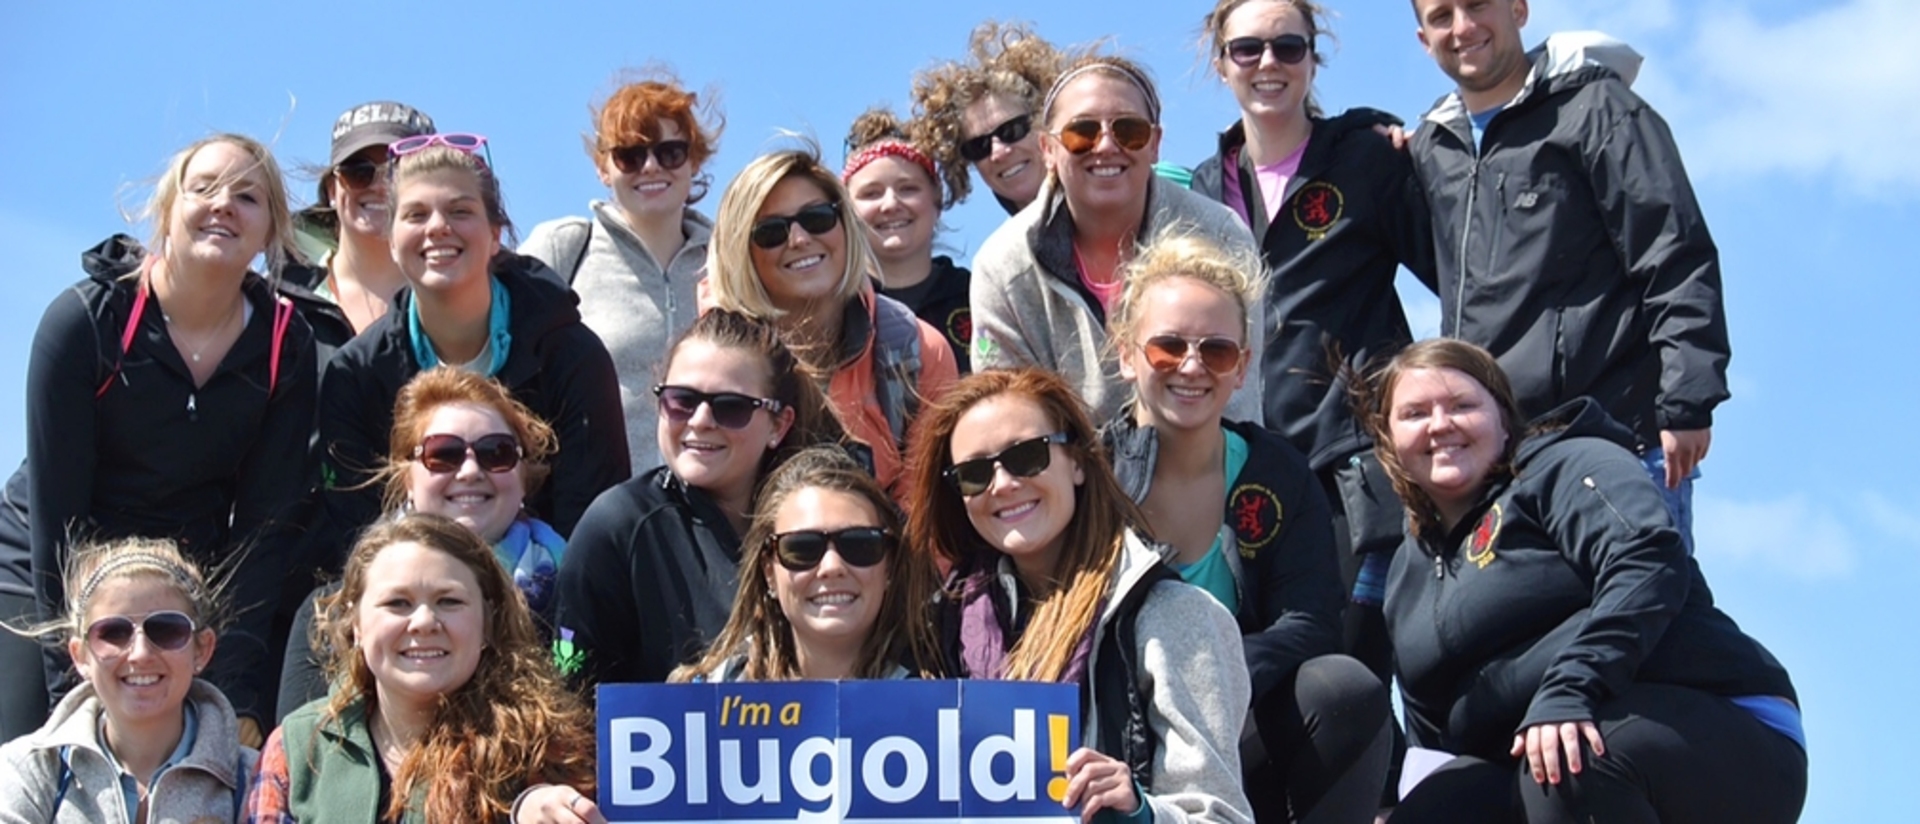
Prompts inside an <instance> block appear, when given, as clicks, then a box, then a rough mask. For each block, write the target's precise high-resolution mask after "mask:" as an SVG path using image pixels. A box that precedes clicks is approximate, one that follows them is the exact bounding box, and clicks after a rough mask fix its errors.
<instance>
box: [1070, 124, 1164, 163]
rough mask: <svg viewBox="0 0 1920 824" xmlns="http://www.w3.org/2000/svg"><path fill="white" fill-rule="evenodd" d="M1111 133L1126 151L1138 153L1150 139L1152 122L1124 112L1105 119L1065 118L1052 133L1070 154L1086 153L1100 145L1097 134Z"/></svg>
mask: <svg viewBox="0 0 1920 824" xmlns="http://www.w3.org/2000/svg"><path fill="white" fill-rule="evenodd" d="M1101 132H1106V133H1107V134H1110V135H1113V142H1115V143H1117V144H1119V145H1120V148H1122V149H1125V150H1127V151H1129V152H1137V151H1140V150H1141V149H1144V148H1146V147H1147V142H1148V141H1150V140H1152V139H1153V122H1152V121H1150V120H1148V119H1146V118H1144V117H1135V116H1133V115H1127V116H1125V117H1116V118H1114V119H1112V120H1108V121H1104V122H1103V121H1100V120H1095V119H1093V118H1091V117H1083V118H1079V119H1076V120H1069V121H1067V125H1065V126H1062V127H1060V131H1058V132H1055V133H1054V135H1053V136H1054V139H1056V140H1059V141H1060V146H1061V147H1062V148H1064V149H1066V150H1067V152H1068V153H1070V154H1077V155H1081V154H1086V153H1087V152H1091V151H1093V147H1094V146H1097V145H1099V144H1100V133H1101Z"/></svg>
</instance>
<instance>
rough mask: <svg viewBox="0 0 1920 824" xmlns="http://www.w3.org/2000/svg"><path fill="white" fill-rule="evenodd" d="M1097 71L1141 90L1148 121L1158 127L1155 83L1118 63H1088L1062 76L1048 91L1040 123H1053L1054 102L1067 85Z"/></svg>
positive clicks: (1041, 108) (1157, 95) (1041, 109)
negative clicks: (1118, 78)
mask: <svg viewBox="0 0 1920 824" xmlns="http://www.w3.org/2000/svg"><path fill="white" fill-rule="evenodd" d="M1096 71H1104V72H1107V73H1109V74H1113V75H1117V76H1119V77H1120V79H1122V80H1125V81H1127V82H1128V83H1132V84H1133V87H1134V88H1136V89H1139V90H1140V96H1141V97H1142V98H1144V99H1145V100H1146V101H1147V119H1148V120H1150V121H1152V122H1153V123H1154V124H1156V125H1158V124H1159V122H1160V95H1159V94H1157V93H1155V92H1154V90H1153V81H1152V80H1148V79H1147V77H1146V75H1143V74H1141V73H1140V72H1139V71H1137V70H1135V69H1131V68H1128V67H1126V66H1123V65H1120V64H1118V63H1088V64H1086V65H1083V66H1081V67H1079V68H1077V69H1074V70H1072V71H1069V72H1067V73H1065V74H1062V75H1060V79H1058V80H1055V81H1053V88H1051V89H1048V90H1047V101H1046V102H1045V103H1043V104H1041V106H1040V122H1042V123H1050V122H1052V121H1053V100H1054V98H1056V97H1059V96H1060V90H1061V89H1064V88H1066V87H1067V84H1068V83H1071V82H1073V79H1074V78H1076V77H1079V76H1080V75H1083V74H1086V73H1088V72H1096Z"/></svg>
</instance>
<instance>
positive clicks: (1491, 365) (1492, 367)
mask: <svg viewBox="0 0 1920 824" xmlns="http://www.w3.org/2000/svg"><path fill="white" fill-rule="evenodd" d="M1415 369H1452V370H1454V371H1456V372H1460V373H1462V374H1464V375H1466V376H1467V377H1469V378H1472V379H1473V380H1474V381H1476V382H1478V383H1479V384H1480V385H1481V386H1482V387H1484V388H1486V390H1487V393H1488V394H1490V395H1492V396H1493V401H1494V406H1495V407H1497V408H1498V409H1499V410H1500V426H1501V429H1502V430H1503V431H1505V432H1506V433H1507V443H1506V446H1505V448H1504V449H1503V450H1502V451H1501V454H1500V462H1499V463H1497V464H1495V465H1494V467H1493V476H1494V477H1498V476H1505V475H1510V474H1512V472H1513V458H1514V455H1515V454H1516V453H1517V452H1518V451H1519V448H1520V441H1521V439H1522V437H1523V436H1524V435H1525V434H1526V431H1527V418H1526V414H1525V413H1523V412H1521V411H1520V402H1519V401H1518V400H1517V399H1516V396H1515V395H1514V394H1513V384H1512V382H1510V381H1509V380H1507V373H1506V370H1503V369H1501V368H1500V362H1499V361H1497V360H1494V357H1493V355H1492V354H1490V353H1488V352H1487V350H1485V349H1482V348H1480V347H1478V346H1475V345H1473V344H1471V343H1467V342H1465V341H1461V340H1455V339H1453V338H1431V339H1428V340H1423V341H1420V342H1418V343H1415V344H1412V345H1410V346H1408V347H1407V348H1405V349H1402V350H1400V352H1399V353H1398V354H1396V355H1394V356H1393V357H1392V358H1391V359H1390V360H1388V361H1387V363H1386V365H1384V366H1382V367H1380V368H1379V369H1375V370H1373V372H1372V374H1370V375H1367V376H1365V377H1364V378H1359V377H1357V376H1353V375H1351V374H1349V375H1347V376H1346V377H1347V381H1346V383H1347V387H1348V389H1347V392H1348V397H1349V401H1350V402H1351V404H1352V406H1353V411H1354V416H1355V417H1357V418H1359V419H1360V422H1361V424H1362V425H1363V426H1365V427H1366V428H1367V434H1368V435H1371V436H1372V437H1373V452H1374V455H1375V456H1377V457H1379V459H1380V466H1381V467H1382V468H1384V469H1385V470H1386V472H1387V478H1388V479H1389V480H1391V481H1392V482H1393V491H1394V494H1396V495H1399V496H1400V500H1401V501H1403V502H1405V503H1406V507H1407V520H1408V528H1409V531H1411V532H1412V534H1413V536H1414V537H1415V538H1417V539H1419V540H1420V542H1421V543H1422V544H1423V545H1425V546H1429V547H1432V546H1438V545H1439V544H1440V543H1441V542H1442V541H1444V540H1445V538H1446V527H1445V525H1444V524H1443V521H1442V518H1441V516H1440V508H1439V506H1437V505H1435V504H1434V502H1433V498H1432V497H1431V496H1429V495H1428V494H1427V493H1426V490H1424V489H1421V488H1420V485H1419V484H1417V483H1415V482H1414V480H1413V476H1412V475H1410V474H1409V473H1408V472H1407V469H1406V467H1405V466H1404V465H1402V464H1401V463H1400V456H1399V454H1398V453H1396V452H1394V449H1393V419H1392V413H1393V390H1394V386H1395V384H1397V383H1399V381H1400V376H1401V375H1404V374H1406V373H1407V372H1409V371H1412V370H1415ZM1347 371H1349V372H1351V369H1350V368H1349V369H1348V370H1347Z"/></svg>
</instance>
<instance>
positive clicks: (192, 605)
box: [5, 537, 238, 644]
mask: <svg viewBox="0 0 1920 824" xmlns="http://www.w3.org/2000/svg"><path fill="white" fill-rule="evenodd" d="M235 557H238V556H235ZM64 566H65V572H64V574H63V575H62V576H61V583H62V586H63V587H64V588H63V590H62V592H63V593H64V596H65V601H66V603H65V605H64V607H63V609H62V610H61V613H60V615H58V616H56V617H55V618H53V619H52V620H49V621H46V622H43V623H39V624H32V625H29V626H26V627H15V626H13V625H11V624H7V625H5V626H6V629H7V630H8V631H10V632H13V633H14V634H16V635H24V636H27V637H30V638H34V639H37V640H39V641H40V642H42V643H48V644H65V643H67V642H69V641H73V640H76V639H80V638H85V637H86V634H87V607H88V606H89V605H90V604H91V603H92V601H93V596H94V593H96V592H98V591H99V589H100V587H102V586H104V585H106V584H107V583H108V582H111V581H119V580H125V579H129V578H145V579H149V580H155V581H159V582H162V583H165V584H167V585H168V586H170V587H172V588H173V590H174V592H176V593H178V594H179V596H180V599H181V600H183V601H185V602H186V603H187V610H186V612H187V617H189V618H192V619H193V625H194V628H195V629H196V630H202V629H206V630H217V629H218V628H219V625H220V624H221V623H222V621H223V618H224V616H223V615H222V614H221V610H220V595H219V592H220V590H221V589H222V587H221V585H220V582H218V581H209V580H208V577H207V575H206V574H205V573H203V572H201V571H200V567H199V565H198V564H195V563H194V562H193V561H192V560H190V559H188V558H187V556H186V555H185V554H184V553H182V552H181V551H180V546H179V545H178V544H176V543H174V542H173V541H170V540H167V539H164V538H142V537H131V538H119V539H115V540H104V541H97V542H94V541H83V542H79V543H77V544H75V546H74V547H73V548H72V550H71V552H70V554H69V555H68V556H67V560H66V563H65V565H64ZM196 639H197V635H196Z"/></svg>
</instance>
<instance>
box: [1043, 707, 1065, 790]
mask: <svg viewBox="0 0 1920 824" xmlns="http://www.w3.org/2000/svg"><path fill="white" fill-rule="evenodd" d="M1047 741H1048V743H1049V745H1050V746H1049V747H1048V749H1050V750H1051V751H1052V752H1053V780H1052V781H1048V782H1047V797H1048V798H1051V799H1053V800H1055V801H1066V800H1067V717H1066V716H1064V715H1049V716H1047Z"/></svg>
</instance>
